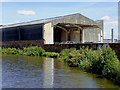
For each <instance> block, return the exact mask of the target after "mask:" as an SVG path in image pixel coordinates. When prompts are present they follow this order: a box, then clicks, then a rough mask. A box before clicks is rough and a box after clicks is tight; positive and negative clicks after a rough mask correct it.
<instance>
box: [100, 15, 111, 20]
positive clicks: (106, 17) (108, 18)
mask: <svg viewBox="0 0 120 90" xmlns="http://www.w3.org/2000/svg"><path fill="white" fill-rule="evenodd" d="M101 19H102V20H110V17H109V16H104V17H102V18H101Z"/></svg>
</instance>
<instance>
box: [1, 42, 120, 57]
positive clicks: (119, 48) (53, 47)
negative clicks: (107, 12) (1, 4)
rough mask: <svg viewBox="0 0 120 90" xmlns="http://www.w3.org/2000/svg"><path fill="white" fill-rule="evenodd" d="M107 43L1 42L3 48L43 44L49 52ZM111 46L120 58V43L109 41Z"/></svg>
mask: <svg viewBox="0 0 120 90" xmlns="http://www.w3.org/2000/svg"><path fill="white" fill-rule="evenodd" d="M104 44H106V43H88V44H45V45H44V41H42V40H31V41H10V42H0V46H1V47H2V48H8V47H10V48H13V47H14V48H23V47H29V46H41V47H42V48H44V49H45V50H46V51H48V52H60V51H61V50H63V49H67V48H76V49H80V47H83V46H84V47H89V48H92V49H94V50H96V49H97V48H98V46H100V45H104ZM109 46H110V47H111V48H112V49H113V50H114V51H115V52H116V55H117V56H118V58H119V59H120V43H109Z"/></svg>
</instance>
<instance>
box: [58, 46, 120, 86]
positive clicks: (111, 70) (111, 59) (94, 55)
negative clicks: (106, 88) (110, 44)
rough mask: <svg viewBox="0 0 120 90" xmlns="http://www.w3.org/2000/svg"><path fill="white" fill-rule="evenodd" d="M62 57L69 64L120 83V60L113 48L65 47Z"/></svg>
mask: <svg viewBox="0 0 120 90" xmlns="http://www.w3.org/2000/svg"><path fill="white" fill-rule="evenodd" d="M60 59H61V60H63V61H65V62H67V63H68V65H69V66H72V67H79V68H80V69H83V70H85V71H87V72H90V73H96V74H100V75H102V76H103V77H106V78H108V79H110V80H112V81H113V82H115V83H117V84H120V61H119V60H118V59H117V56H116V55H115V52H114V51H112V49H111V48H107V47H104V50H102V49H98V50H96V51H95V50H92V49H88V48H80V50H75V49H64V50H62V51H61V52H60Z"/></svg>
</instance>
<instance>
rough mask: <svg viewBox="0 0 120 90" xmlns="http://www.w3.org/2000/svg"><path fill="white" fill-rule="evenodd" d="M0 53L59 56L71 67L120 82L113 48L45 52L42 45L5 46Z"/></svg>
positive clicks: (118, 67)
mask: <svg viewBox="0 0 120 90" xmlns="http://www.w3.org/2000/svg"><path fill="white" fill-rule="evenodd" d="M0 53H2V54H15V55H26V56H46V57H52V58H59V59H60V60H62V61H64V62H66V63H67V64H68V65H69V66H71V67H79V68H80V69H83V70H85V71H87V72H90V73H96V74H100V75H102V76H103V77H106V78H108V79H110V80H112V81H113V82H115V83H118V84H120V61H119V60H118V58H117V56H116V55H115V52H114V51H112V49H111V48H107V47H104V49H103V50H102V49H98V50H92V49H88V48H84V47H83V48H80V50H76V49H64V50H62V51H61V52H60V53H55V52H45V50H44V49H43V48H41V47H28V48H23V49H19V48H18V49H16V48H3V49H2V50H0Z"/></svg>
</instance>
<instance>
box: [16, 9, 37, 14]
mask: <svg viewBox="0 0 120 90" xmlns="http://www.w3.org/2000/svg"><path fill="white" fill-rule="evenodd" d="M17 13H18V14H23V15H35V12H34V11H26V10H19V11H17Z"/></svg>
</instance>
